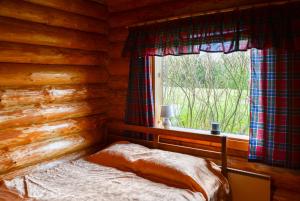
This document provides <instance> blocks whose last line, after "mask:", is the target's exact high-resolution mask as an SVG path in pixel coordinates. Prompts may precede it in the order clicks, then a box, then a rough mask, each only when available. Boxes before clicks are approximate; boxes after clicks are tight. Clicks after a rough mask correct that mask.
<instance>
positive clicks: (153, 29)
mask: <svg viewBox="0 0 300 201" xmlns="http://www.w3.org/2000/svg"><path fill="white" fill-rule="evenodd" d="M299 10H300V3H299V2H298V3H297V2H296V3H289V4H285V5H278V6H271V7H267V8H259V9H258V8H253V9H249V10H236V11H233V12H227V13H219V14H212V15H206V16H199V17H191V18H187V19H181V20H174V21H170V22H164V23H157V24H152V25H147V26H142V27H135V28H131V29H130V30H129V36H128V38H127V41H126V44H125V47H124V49H123V55H124V56H136V57H139V56H141V57H142V56H166V55H183V54H198V53H200V51H206V52H224V53H230V52H234V51H245V50H247V49H251V48H257V49H265V48H270V47H276V48H283V49H294V48H295V47H297V43H298V42H299V40H300V39H299V28H298V27H299V26H297V25H299V18H300V12H299Z"/></svg>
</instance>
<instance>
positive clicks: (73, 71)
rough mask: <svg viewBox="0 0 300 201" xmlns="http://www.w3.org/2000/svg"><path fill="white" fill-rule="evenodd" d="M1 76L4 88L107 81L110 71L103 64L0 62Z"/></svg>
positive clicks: (0, 81) (1, 86) (0, 85)
mask: <svg viewBox="0 0 300 201" xmlns="http://www.w3.org/2000/svg"><path fill="white" fill-rule="evenodd" d="M0 43H1V42H0ZM0 58H1V54H0ZM28 60H30V58H28ZM23 61H24V60H23ZM0 77H1V79H0V88H2V89H3V88H4V86H10V87H12V86H13V87H22V86H30V85H55V84H94V83H106V82H107V80H108V73H107V72H106V71H105V69H104V67H101V66H80V65H40V64H15V63H0Z"/></svg>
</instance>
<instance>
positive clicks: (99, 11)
mask: <svg viewBox="0 0 300 201" xmlns="http://www.w3.org/2000/svg"><path fill="white" fill-rule="evenodd" d="M24 1H27V2H31V3H34V4H38V5H42V6H46V7H50V8H55V9H58V10H63V11H67V12H71V13H77V14H80V15H84V16H90V17H94V18H97V19H101V20H103V19H106V18H107V17H108V11H107V7H106V5H104V4H99V3H96V2H93V1H87V0H47V1H45V0H24Z"/></svg>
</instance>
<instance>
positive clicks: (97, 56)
mask: <svg viewBox="0 0 300 201" xmlns="http://www.w3.org/2000/svg"><path fill="white" fill-rule="evenodd" d="M0 62H13V63H35V64H37V63H38V64H74V65H101V66H106V65H107V62H108V59H107V54H106V53H105V52H97V51H84V50H74V49H65V48H57V47H48V46H38V45H25V44H18V43H10V42H0Z"/></svg>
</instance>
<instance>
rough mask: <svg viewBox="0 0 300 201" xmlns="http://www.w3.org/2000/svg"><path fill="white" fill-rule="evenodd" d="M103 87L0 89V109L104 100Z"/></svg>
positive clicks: (53, 86)
mask: <svg viewBox="0 0 300 201" xmlns="http://www.w3.org/2000/svg"><path fill="white" fill-rule="evenodd" d="M107 96H108V89H107V88H106V87H105V86H103V85H52V86H38V87H29V88H28V87H27V88H4V89H1V88H0V108H5V107H12V106H20V105H30V104H39V103H43V104H45V103H62V102H69V101H81V100H86V99H93V98H105V97H107Z"/></svg>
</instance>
